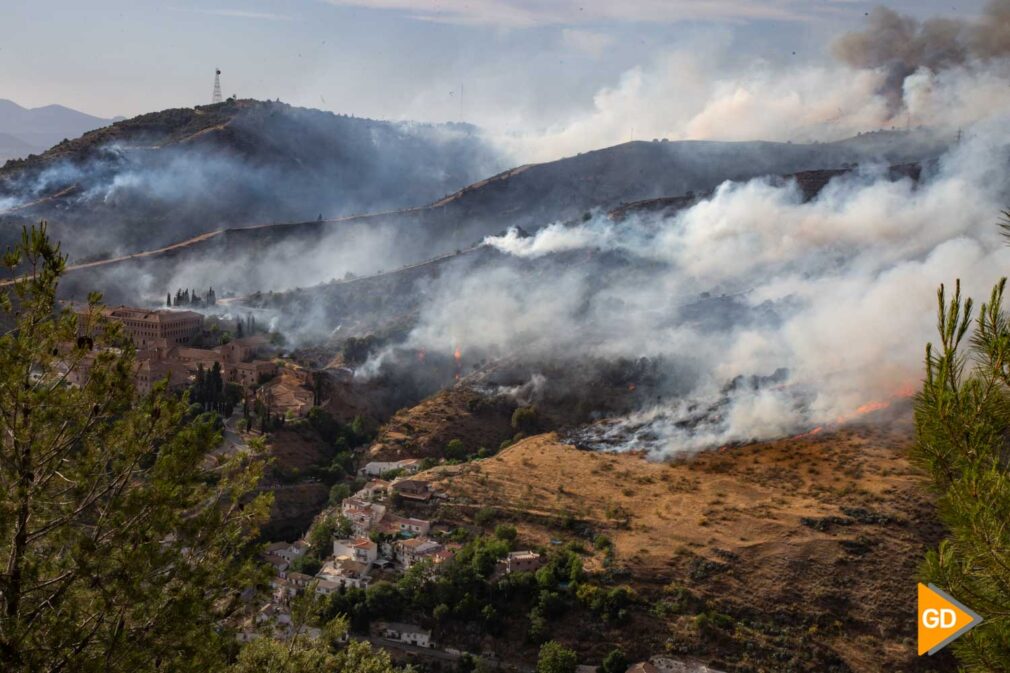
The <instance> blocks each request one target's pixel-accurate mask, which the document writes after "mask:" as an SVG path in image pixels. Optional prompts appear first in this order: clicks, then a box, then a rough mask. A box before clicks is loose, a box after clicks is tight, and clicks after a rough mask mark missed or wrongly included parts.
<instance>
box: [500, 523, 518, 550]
mask: <svg viewBox="0 0 1010 673" xmlns="http://www.w3.org/2000/svg"><path fill="white" fill-rule="evenodd" d="M518 535H519V532H518V531H517V530H516V527H515V526H513V525H511V524H507V523H501V524H498V525H497V526H495V528H494V536H495V537H496V538H498V539H499V540H504V541H505V542H508V543H509V545H510V546H511V545H512V544H513V543H514V542H515V541H516V537H518Z"/></svg>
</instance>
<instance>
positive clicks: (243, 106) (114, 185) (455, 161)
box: [0, 100, 501, 260]
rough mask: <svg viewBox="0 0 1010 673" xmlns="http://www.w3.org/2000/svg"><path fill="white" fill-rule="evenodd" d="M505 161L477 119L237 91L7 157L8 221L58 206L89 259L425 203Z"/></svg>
mask: <svg viewBox="0 0 1010 673" xmlns="http://www.w3.org/2000/svg"><path fill="white" fill-rule="evenodd" d="M500 167H501V165H500V164H499V163H498V161H497V159H496V158H495V156H494V153H493V152H492V151H491V150H490V149H489V148H487V147H486V146H485V145H484V144H483V142H482V141H481V140H480V139H479V138H478V137H477V136H476V135H475V132H474V129H472V128H471V127H468V126H465V125H459V124H450V125H425V124H407V123H390V122H381V121H374V120H369V119H359V118H354V117H347V116H340V115H335V114H332V113H328V112H321V111H318V110H309V109H302V108H294V107H291V106H288V105H284V104H282V103H273V102H260V101H252V100H232V101H227V102H224V103H220V104H217V105H207V106H200V107H196V108H183V109H174V110H164V111H161V112H155V113H150V114H146V115H141V116H139V117H135V118H133V119H128V120H123V121H120V122H116V123H114V124H112V125H110V126H106V127H104V128H100V129H97V130H95V131H91V132H89V133H86V134H84V135H83V136H81V137H79V138H75V139H72V140H67V141H64V142H61V143H60V144H58V145H56V146H54V147H52V148H51V149H49V150H48V151H46V152H44V153H43V154H41V155H38V156H33V157H30V158H27V159H24V160H18V161H9V162H7V164H6V165H5V166H4V167H3V168H2V169H0V212H7V215H6V216H5V217H2V218H0V221H2V222H3V223H5V224H8V225H12V224H18V223H24V222H30V221H37V220H39V219H47V220H49V222H50V226H51V227H52V229H53V231H54V232H55V233H56V235H57V236H58V237H59V238H60V239H61V240H62V241H63V243H64V247H65V249H67V250H68V251H69V252H70V254H71V256H72V257H73V258H74V259H76V260H81V259H87V258H89V257H95V256H102V257H106V256H108V255H109V252H110V251H113V252H135V251H137V250H145V249H150V248H156V247H160V246H163V245H167V244H170V243H176V242H178V241H180V240H182V239H185V238H187V237H188V236H193V235H198V234H201V233H206V232H208V231H213V230H218V229H221V228H222V227H228V226H236V225H249V224H258V223H270V222H276V221H292V220H298V219H302V220H308V219H311V220H316V219H318V218H319V217H321V216H322V215H324V214H325V215H327V216H331V217H332V216H337V215H344V214H348V213H354V212H364V211H374V210H382V209H386V208H392V207H403V206H410V205H415V204H417V203H423V202H427V201H432V200H434V199H436V198H438V197H440V196H441V195H443V194H445V193H447V192H450V191H452V190H454V189H458V188H459V187H461V186H463V185H466V184H468V183H471V182H473V181H474V180H476V179H478V178H479V177H481V176H482V175H485V174H487V173H488V172H492V171H494V170H497V169H499V168H500ZM27 203H30V204H32V205H31V206H30V207H24V206H25V204H27ZM7 229H8V230H9V229H15V227H10V226H8V227H7Z"/></svg>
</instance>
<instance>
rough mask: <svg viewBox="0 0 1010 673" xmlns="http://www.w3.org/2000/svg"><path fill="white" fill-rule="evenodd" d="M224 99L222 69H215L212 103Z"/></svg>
mask: <svg viewBox="0 0 1010 673" xmlns="http://www.w3.org/2000/svg"><path fill="white" fill-rule="evenodd" d="M223 100H224V96H222V95H221V71H220V70H218V69H216V68H215V69H214V95H213V96H211V99H210V102H211V104H214V103H220V102H221V101H223Z"/></svg>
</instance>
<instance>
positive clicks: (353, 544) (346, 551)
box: [333, 537, 379, 564]
mask: <svg viewBox="0 0 1010 673" xmlns="http://www.w3.org/2000/svg"><path fill="white" fill-rule="evenodd" d="M333 555H334V556H335V557H337V558H340V557H345V558H349V559H351V560H353V561H357V562H358V563H368V564H371V563H375V561H376V560H377V559H378V558H379V545H377V544H375V543H374V542H372V541H371V540H369V539H368V538H367V537H360V538H356V539H354V540H334V541H333Z"/></svg>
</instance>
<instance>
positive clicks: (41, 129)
mask: <svg viewBox="0 0 1010 673" xmlns="http://www.w3.org/2000/svg"><path fill="white" fill-rule="evenodd" d="M117 119H119V118H117ZM114 121H116V119H103V118H101V117H95V116H92V115H89V114H85V113H83V112H78V111H77V110H72V109H70V108H68V107H64V106H62V105H46V106H44V107H37V108H26V107H22V106H20V105H18V104H17V103H15V102H14V101H11V100H6V99H3V98H0V161H6V160H7V159H17V158H20V157H24V156H27V155H29V154H35V153H40V152H44V151H45V150H47V149H48V148H49V147H51V146H53V145H55V144H56V143H58V142H60V141H61V140H63V139H64V138H76V137H77V136H79V135H81V134H82V133H85V132H87V131H91V130H93V129H97V128H99V127H102V126H106V125H108V124H111V123H112V122H114Z"/></svg>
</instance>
